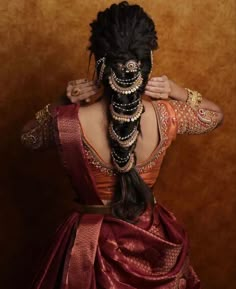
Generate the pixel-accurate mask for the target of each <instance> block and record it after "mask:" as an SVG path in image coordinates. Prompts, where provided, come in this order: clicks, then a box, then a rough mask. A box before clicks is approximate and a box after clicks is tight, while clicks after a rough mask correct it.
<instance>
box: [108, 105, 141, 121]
mask: <svg viewBox="0 0 236 289" xmlns="http://www.w3.org/2000/svg"><path fill="white" fill-rule="evenodd" d="M143 109H144V107H143V104H142V102H140V103H139V105H138V108H137V110H136V112H135V113H134V114H131V115H127V114H120V113H117V112H116V111H114V108H113V106H112V105H110V111H111V116H112V118H113V119H115V120H117V121H121V122H134V121H136V120H137V119H138V118H139V117H140V116H141V114H142V113H143Z"/></svg>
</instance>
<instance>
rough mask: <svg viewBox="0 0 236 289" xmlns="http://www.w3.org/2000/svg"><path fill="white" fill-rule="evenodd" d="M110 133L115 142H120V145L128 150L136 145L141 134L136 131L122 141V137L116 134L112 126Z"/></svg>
mask: <svg viewBox="0 0 236 289" xmlns="http://www.w3.org/2000/svg"><path fill="white" fill-rule="evenodd" d="M109 133H110V136H111V138H112V139H113V140H115V141H116V142H118V144H119V145H120V146H121V147H123V148H128V147H130V146H132V145H133V144H134V143H135V141H136V139H137V137H138V134H139V132H138V130H135V132H134V133H133V134H132V135H131V136H130V137H129V138H127V139H125V140H120V137H119V136H118V135H117V134H115V132H114V130H113V129H112V128H111V126H109Z"/></svg>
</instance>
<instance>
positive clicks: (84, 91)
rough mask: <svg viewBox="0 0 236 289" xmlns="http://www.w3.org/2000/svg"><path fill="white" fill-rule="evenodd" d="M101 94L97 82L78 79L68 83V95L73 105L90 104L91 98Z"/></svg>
mask: <svg viewBox="0 0 236 289" xmlns="http://www.w3.org/2000/svg"><path fill="white" fill-rule="evenodd" d="M98 92H99V87H98V85H97V82H96V81H94V80H92V81H88V80H86V79H77V80H72V81H69V82H68V85H67V89H66V95H67V97H68V98H69V99H70V101H71V102H72V103H80V102H81V101H84V102H85V103H89V102H90V101H91V97H92V96H95V95H96V94H97V93H98Z"/></svg>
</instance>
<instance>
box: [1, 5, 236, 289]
mask: <svg viewBox="0 0 236 289" xmlns="http://www.w3.org/2000/svg"><path fill="white" fill-rule="evenodd" d="M112 2H113V1H97V0H96V1H91V0H90V1H79V0H70V1H69V0H61V1H56V0H38V1H37V0H27V1H23V0H21V1H18V0H9V1H1V4H0V12H1V14H0V15H1V17H0V35H1V36H0V37H1V38H2V39H1V45H0V55H1V70H0V77H1V81H0V85H1V96H0V109H1V111H0V128H1V143H0V150H1V155H0V158H1V159H0V161H1V162H0V163H1V168H0V170H1V171H0V176H1V191H0V192H1V194H0V198H1V199H0V205H1V209H0V212H1V218H0V224H1V233H0V240H1V242H2V245H1V249H2V250H1V258H0V272H1V273H0V274H1V276H0V287H1V288H5V289H10V288H12V289H13V288H14V289H15V288H20V289H24V288H26V286H27V283H28V282H29V280H30V278H31V277H32V274H33V272H34V270H35V268H36V257H37V254H38V252H40V249H41V248H42V247H43V246H45V245H46V244H47V242H48V239H49V238H50V236H51V234H52V232H53V231H54V230H55V228H56V226H57V224H59V223H60V221H61V220H62V219H63V218H64V216H65V214H66V213H67V212H68V210H69V209H70V206H71V203H72V201H71V200H72V197H73V195H72V192H71V189H70V186H69V183H68V180H67V179H66V178H65V177H64V172H63V170H62V168H61V167H60V163H59V160H58V158H57V155H56V153H54V152H46V153H30V152H27V151H25V150H24V149H23V148H22V147H21V145H20V143H19V131H20V128H21V127H22V126H23V124H24V122H25V121H26V120H28V119H29V118H30V117H31V116H32V115H33V113H34V112H35V111H36V110H37V109H39V108H41V107H42V106H43V105H45V104H46V103H48V102H51V101H53V100H54V99H56V98H57V97H58V96H59V95H61V94H63V92H64V89H65V86H66V83H67V81H68V80H71V79H74V78H78V77H83V76H85V71H86V67H87V60H88V53H87V51H86V46H87V44H88V43H87V39H88V36H89V26H88V24H89V22H90V21H91V20H92V19H94V18H95V15H96V12H97V11H98V10H101V9H103V8H105V7H107V6H109V5H110V4H111V3H112ZM132 2H133V1H132ZM136 3H138V4H140V5H142V6H143V7H144V8H145V9H146V11H147V12H148V13H150V15H152V17H153V18H154V20H155V23H156V26H157V30H158V33H159V44H160V50H159V51H158V52H157V53H155V65H156V66H155V69H154V74H155V75H160V74H166V75H168V76H169V77H170V78H172V79H173V80H175V81H177V83H179V84H181V85H183V86H187V87H190V88H193V89H198V90H199V91H201V92H202V93H203V95H204V96H206V97H207V98H209V99H211V100H213V101H215V102H217V103H218V104H219V105H220V106H221V107H222V109H223V111H224V113H225V121H224V125H223V126H222V127H221V128H219V129H217V130H216V131H214V132H213V133H210V134H207V135H202V136H179V137H178V139H177V141H176V142H175V143H174V144H173V146H172V147H171V148H170V149H169V151H168V154H167V157H166V159H165V162H164V164H163V167H162V172H161V175H160V177H159V181H158V184H157V186H156V190H157V192H158V197H159V199H160V200H161V201H162V202H163V203H164V204H165V205H166V206H167V207H169V208H170V209H171V210H173V211H174V212H175V214H176V215H177V217H178V218H179V219H180V220H181V221H182V222H183V223H184V224H185V227H186V229H187V230H188V232H189V235H190V240H191V255H192V263H193V264H194V266H195V269H196V271H197V272H198V274H199V276H200V277H201V279H202V283H203V288H206V289H222V288H227V289H228V288H232V289H233V288H236V281H235V280H236V278H235V275H234V274H235V273H236V270H235V268H236V266H235V260H236V252H235V237H236V232H235V217H236V214H235V213H236V211H235V209H236V208H235V200H236V194H235V191H236V183H235V160H236V156H235V147H236V138H235V120H236V117H235V113H236V109H235V108H236V102H235V92H236V89H235V80H236V79H235V78H236V59H235V55H236V53H235V50H236V43H235V42H236V37H235V32H236V30H235V27H236V18H235V16H236V15H235V11H236V7H235V6H236V4H235V1H234V0H228V1H221V0H195V1H189V0H175V1H172V0H149V1H141V0H137V1H136Z"/></svg>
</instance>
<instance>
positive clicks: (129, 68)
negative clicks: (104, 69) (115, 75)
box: [118, 59, 141, 73]
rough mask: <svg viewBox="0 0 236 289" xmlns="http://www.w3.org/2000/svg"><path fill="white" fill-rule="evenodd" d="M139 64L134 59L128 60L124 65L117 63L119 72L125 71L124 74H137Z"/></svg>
mask: <svg viewBox="0 0 236 289" xmlns="http://www.w3.org/2000/svg"><path fill="white" fill-rule="evenodd" d="M140 66H141V62H140V61H138V62H137V61H136V60H134V59H131V60H128V61H127V62H126V63H125V64H122V63H118V67H119V69H120V70H121V71H125V72H126V73H130V72H138V70H139V69H140Z"/></svg>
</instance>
